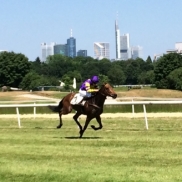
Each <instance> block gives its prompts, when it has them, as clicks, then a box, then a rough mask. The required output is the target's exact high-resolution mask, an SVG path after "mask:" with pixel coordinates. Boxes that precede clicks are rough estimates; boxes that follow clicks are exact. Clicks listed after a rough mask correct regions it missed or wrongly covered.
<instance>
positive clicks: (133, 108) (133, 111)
mask: <svg viewBox="0 0 182 182" xmlns="http://www.w3.org/2000/svg"><path fill="white" fill-rule="evenodd" d="M132 102H133V99H132ZM134 114H135V107H134V104H132V116H133V118H134Z"/></svg>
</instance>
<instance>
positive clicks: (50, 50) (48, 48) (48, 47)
mask: <svg viewBox="0 0 182 182" xmlns="http://www.w3.org/2000/svg"><path fill="white" fill-rule="evenodd" d="M55 45H56V44H55V43H54V42H52V43H51V44H46V43H42V44H41V55H42V59H41V61H42V62H45V61H46V59H47V57H48V56H50V55H54V46H55Z"/></svg>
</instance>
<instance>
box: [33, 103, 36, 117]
mask: <svg viewBox="0 0 182 182" xmlns="http://www.w3.org/2000/svg"><path fill="white" fill-rule="evenodd" d="M33 115H34V119H35V117H36V107H35V102H34V108H33Z"/></svg>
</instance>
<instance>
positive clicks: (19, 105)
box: [0, 100, 182, 130]
mask: <svg viewBox="0 0 182 182" xmlns="http://www.w3.org/2000/svg"><path fill="white" fill-rule="evenodd" d="M152 104H182V101H180V100H176V101H132V102H112V101H111V102H106V103H105V105H131V106H132V114H133V116H134V113H135V110H134V105H143V112H144V119H145V127H146V129H147V130H148V120H147V112H146V105H152ZM49 105H52V106H57V105H58V103H54V104H51V103H49V104H36V103H34V104H8V105H7V104H3V105H0V108H16V113H17V118H18V126H19V128H21V123H20V113H19V108H20V107H33V114H34V118H35V117H36V107H47V106H49Z"/></svg>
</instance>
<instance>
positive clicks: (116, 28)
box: [115, 21, 121, 60]
mask: <svg viewBox="0 0 182 182" xmlns="http://www.w3.org/2000/svg"><path fill="white" fill-rule="evenodd" d="M115 38H116V60H119V59H120V57H121V56H120V30H119V26H118V23H117V21H115Z"/></svg>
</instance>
